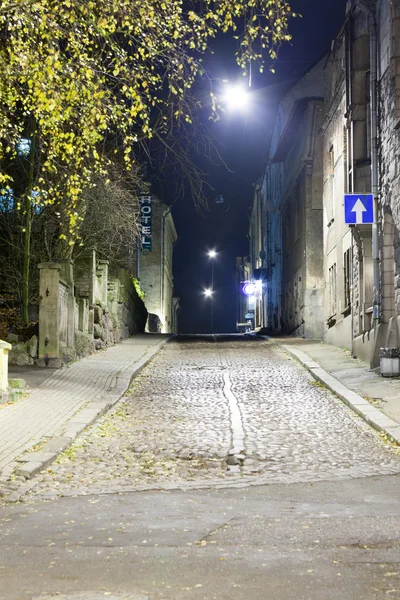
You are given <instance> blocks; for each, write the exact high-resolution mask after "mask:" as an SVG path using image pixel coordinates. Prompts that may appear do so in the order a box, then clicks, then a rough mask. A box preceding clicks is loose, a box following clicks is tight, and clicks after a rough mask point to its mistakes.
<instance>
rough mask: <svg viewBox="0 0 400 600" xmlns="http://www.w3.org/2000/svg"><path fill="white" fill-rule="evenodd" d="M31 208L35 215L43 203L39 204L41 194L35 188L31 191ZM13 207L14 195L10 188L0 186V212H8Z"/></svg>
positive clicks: (40, 209) (41, 208)
mask: <svg viewBox="0 0 400 600" xmlns="http://www.w3.org/2000/svg"><path fill="white" fill-rule="evenodd" d="M31 197H32V210H33V212H34V213H35V214H36V215H39V214H40V213H41V212H42V210H43V205H42V204H40V203H39V202H40V199H41V194H40V192H38V191H37V190H32V191H31ZM14 209H15V195H14V190H12V189H11V188H3V189H1V188H0V213H9V212H12V211H13V210H14Z"/></svg>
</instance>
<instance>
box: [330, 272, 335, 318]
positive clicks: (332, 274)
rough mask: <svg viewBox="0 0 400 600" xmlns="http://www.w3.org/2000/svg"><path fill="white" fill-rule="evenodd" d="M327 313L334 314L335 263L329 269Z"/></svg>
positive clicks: (331, 315)
mask: <svg viewBox="0 0 400 600" xmlns="http://www.w3.org/2000/svg"><path fill="white" fill-rule="evenodd" d="M328 281H329V315H330V317H333V315H336V263H335V264H333V265H332V266H331V267H330V269H329V278H328Z"/></svg>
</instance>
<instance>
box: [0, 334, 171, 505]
mask: <svg viewBox="0 0 400 600" xmlns="http://www.w3.org/2000/svg"><path fill="white" fill-rule="evenodd" d="M168 339H169V336H162V335H154V334H143V335H137V336H135V337H132V338H130V339H128V340H125V341H124V342H122V343H121V344H118V345H116V346H114V347H112V348H109V349H107V350H105V351H103V352H98V353H96V354H94V355H92V356H89V357H88V358H85V359H83V360H81V361H79V362H76V363H74V364H72V365H70V366H69V367H66V368H63V369H59V370H56V371H51V372H49V371H45V370H39V369H32V368H27V369H22V368H19V369H15V370H14V369H11V373H10V374H11V376H14V377H15V376H18V377H23V378H24V379H26V381H27V384H28V386H29V387H30V393H29V394H28V395H27V396H26V397H25V398H23V399H22V400H19V401H17V402H16V403H15V404H7V405H0V495H1V493H2V492H3V494H7V493H9V491H10V490H12V489H13V486H12V485H11V488H10V482H9V479H10V477H11V475H12V473H14V472H16V474H17V475H19V478H20V481H22V480H23V478H26V479H29V478H30V477H32V476H33V475H34V474H35V473H37V472H38V471H40V470H41V469H43V468H44V467H45V466H46V465H47V464H49V463H50V462H52V461H53V460H54V459H55V458H56V456H57V454H58V453H59V452H60V451H62V450H63V449H65V448H66V447H67V446H68V445H69V444H70V443H71V442H72V440H73V439H75V437H76V436H77V435H78V433H79V432H80V431H82V429H84V428H85V427H86V426H87V425H90V424H91V423H93V422H94V421H95V420H96V419H97V418H98V417H99V416H100V415H101V414H103V413H104V412H105V411H106V410H107V409H108V408H109V407H110V406H112V405H113V404H115V403H116V402H117V401H118V399H119V398H120V397H121V396H122V395H123V394H124V392H125V391H126V390H127V388H128V387H129V384H130V382H131V380H132V378H133V377H134V376H135V375H136V374H137V373H138V372H139V371H140V370H141V368H142V367H143V366H144V365H145V364H147V362H148V361H149V360H150V359H151V358H152V357H153V356H154V355H155V354H156V353H157V352H158V351H159V349H160V348H161V347H162V345H163V344H164V343H165V342H167V341H168ZM37 444H40V448H39V450H38V451H37V452H33V453H31V452H30V453H29V454H28V455H27V458H25V459H24V460H23V461H22V462H20V461H18V462H17V458H18V457H21V455H23V453H24V452H26V451H27V450H30V449H32V448H33V446H35V445H37ZM19 485H20V484H19ZM14 487H15V488H16V487H18V484H17V483H15V484H14ZM2 488H3V489H2Z"/></svg>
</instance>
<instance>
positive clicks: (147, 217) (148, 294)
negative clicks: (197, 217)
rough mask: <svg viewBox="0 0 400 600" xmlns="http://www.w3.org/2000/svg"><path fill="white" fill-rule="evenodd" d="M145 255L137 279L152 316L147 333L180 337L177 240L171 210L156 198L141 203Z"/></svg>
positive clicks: (142, 256) (143, 199)
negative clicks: (175, 267)
mask: <svg viewBox="0 0 400 600" xmlns="http://www.w3.org/2000/svg"><path fill="white" fill-rule="evenodd" d="M141 213H142V233H143V235H142V251H141V253H140V271H139V276H138V279H139V280H140V287H141V289H142V290H143V292H144V303H145V305H146V308H147V311H148V313H149V317H148V321H147V327H146V328H147V330H148V331H151V332H157V331H159V332H162V333H177V330H178V313H179V298H176V297H174V279H173V272H172V256H173V246H174V244H175V242H176V241H177V239H178V236H177V233H176V229H175V225H174V220H173V218H172V214H171V209H170V207H169V206H168V205H166V204H164V203H162V202H160V201H159V200H158V199H157V198H156V197H155V196H148V197H144V198H142V200H141Z"/></svg>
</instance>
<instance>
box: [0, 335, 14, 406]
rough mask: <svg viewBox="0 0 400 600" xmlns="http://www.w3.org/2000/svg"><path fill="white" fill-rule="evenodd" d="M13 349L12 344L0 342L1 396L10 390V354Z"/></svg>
mask: <svg viewBox="0 0 400 600" xmlns="http://www.w3.org/2000/svg"><path fill="white" fill-rule="evenodd" d="M11 348H12V346H11V344H8V343H7V342H3V340H0V394H1V392H6V391H7V388H8V352H9V351H10V350H11Z"/></svg>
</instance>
